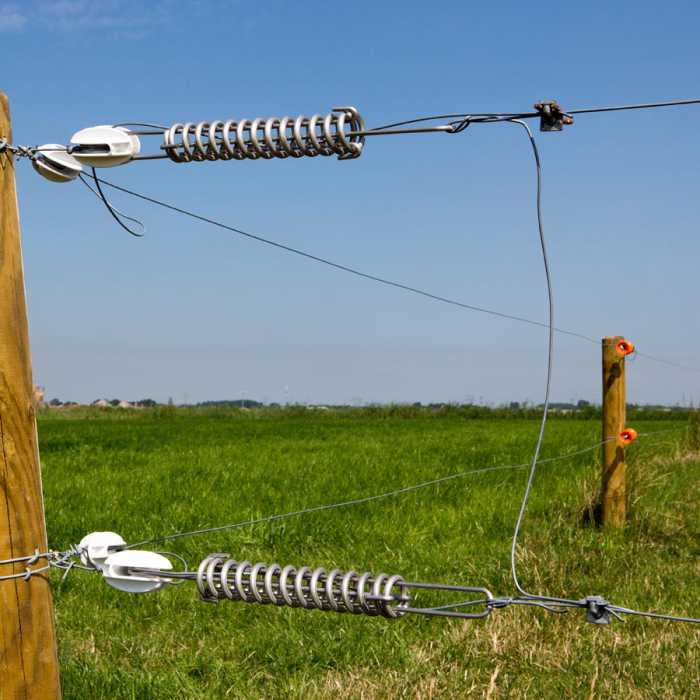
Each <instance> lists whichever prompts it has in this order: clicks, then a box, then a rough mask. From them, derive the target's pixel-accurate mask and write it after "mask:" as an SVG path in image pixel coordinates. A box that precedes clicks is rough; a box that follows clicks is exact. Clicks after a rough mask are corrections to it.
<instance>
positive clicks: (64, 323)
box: [0, 0, 700, 403]
mask: <svg viewBox="0 0 700 700" xmlns="http://www.w3.org/2000/svg"><path fill="white" fill-rule="evenodd" d="M252 5H253V4H252V3H240V2H223V1H221V2H185V1H183V2H169V1H166V2H151V3H136V2H126V1H124V2H118V1H116V0H113V1H104V2H96V1H91V0H66V1H59V2H39V1H28V2H22V3H7V2H5V1H4V0H0V34H1V35H2V36H1V37H0V41H1V44H0V45H1V46H2V52H3V53H2V57H3V65H4V66H5V70H4V71H3V79H2V84H0V89H2V90H4V91H5V92H7V93H8V95H9V96H10V99H11V105H12V111H13V120H14V128H15V141H16V142H17V143H27V144H37V143H46V142H53V141H56V142H60V143H65V142H67V141H68V140H69V139H70V136H71V135H72V134H73V133H74V132H75V131H77V130H78V129H81V128H84V127H87V126H91V125H94V124H104V123H118V122H123V121H143V120H145V121H155V122H159V123H166V124H169V123H173V122H176V121H183V120H192V121H199V120H205V119H226V118H243V117H251V118H252V117H256V116H272V115H284V114H291V115H296V114H300V113H305V114H311V113H315V112H325V111H327V110H329V109H330V108H331V107H333V106H335V105H337V104H353V105H356V106H357V107H358V108H359V109H360V111H361V112H362V113H363V115H364V116H365V118H366V120H367V122H368V124H369V125H377V124H380V123H384V122H387V121H392V120H397V119H402V118H409V117H413V116H419V115H424V114H430V113H440V112H452V111H456V112H462V111H511V110H516V111H517V110H527V109H529V108H530V107H531V105H532V103H533V102H535V101H537V100H539V99H542V98H554V99H557V100H559V101H560V103H561V104H562V105H564V106H565V107H568V108H572V109H573V108H576V107H581V106H590V105H604V104H613V103H627V102H639V101H651V100H663V99H677V98H684V97H698V96H700V72H699V71H698V61H699V59H700V45H699V44H698V42H697V36H698V29H699V24H700V7H699V6H698V5H697V3H691V2H669V3H665V4H664V5H663V6H662V5H659V4H658V3H644V2H641V3H640V2H634V3H633V2H618V3H609V2H605V3H604V2H597V3H596V2H592V3H585V4H577V5H572V4H564V5H562V6H552V5H551V4H550V3H548V4H547V5H546V7H544V6H543V8H542V9H541V10H540V9H538V7H537V6H536V5H533V4H525V3H520V2H518V3H515V2H513V3H509V2H501V3H497V4H492V5H487V4H484V3H480V4H478V5H473V4H471V3H448V4H444V5H439V4H435V3H430V4H429V3H418V2H405V1H404V2H373V3H368V2H362V1H361V2H356V3H353V4H352V5H348V4H343V5H341V4H327V3H313V2H307V3H292V2H288V3H285V2H274V1H271V2H267V3H264V4H262V5H258V7H253V6H252ZM699 119H700V107H686V108H675V109H668V110H654V111H649V112H636V113H631V112H628V113H624V114H618V115H591V116H581V117H580V118H578V119H577V123H576V124H575V125H574V126H572V127H570V128H568V129H567V130H566V131H565V132H564V133H560V134H541V135H540V134H537V138H538V142H539V144H540V148H541V151H542V157H543V163H544V213H545V225H546V232H547V236H548V240H549V246H550V252H551V257H552V268H553V275H554V284H555V293H556V302H557V324H558V325H560V326H562V327H564V328H571V329H575V330H579V331H582V332H584V333H586V334H588V335H591V336H593V337H596V338H598V337H602V336H603V335H606V334H614V333H621V334H625V335H627V336H628V337H629V338H630V339H632V340H633V341H634V342H636V343H637V344H638V346H639V347H640V348H641V349H643V350H645V351H646V352H648V353H651V354H655V355H659V356H663V357H666V358H668V359H670V360H673V361H675V362H680V363H684V364H690V365H695V366H698V367H700V351H699V350H698V343H699V341H700V331H699V330H698V325H697V323H696V322H695V319H696V317H697V312H696V309H697V300H698V291H697V288H698V282H697V268H698V259H700V255H699V254H700V237H699V236H698V214H699V213H700V212H699V208H700V204H699V197H698V194H699V193H700V182H699V180H698V162H699V161H700V140H699V139H698V137H697V134H698V128H697V125H698V120H699ZM151 145H153V146H157V142H156V141H153V143H152V144H151ZM104 175H105V177H107V178H108V179H111V180H114V181H115V182H117V183H120V184H122V185H125V186H127V187H130V188H133V189H136V190H139V191H143V192H145V193H147V194H150V195H153V196H156V197H159V198H162V199H165V200H167V201H171V202H175V203H178V204H180V205H182V206H184V207H186V208H191V209H193V210H195V211H198V212H201V213H205V214H207V215H209V216H211V217H213V218H218V219H220V220H222V221H225V222H227V223H229V224H232V225H234V226H240V227H242V228H245V229H247V230H250V231H254V232H257V233H260V234H262V235H265V236H268V237H270V238H273V239H276V240H279V241H281V242H284V243H287V244H289V245H293V246H297V247H300V248H303V249H305V250H309V251H311V252H314V253H316V254H318V255H322V256H326V257H329V258H332V259H334V260H337V261H339V262H343V263H345V264H348V265H352V266H356V267H359V268H362V269H364V270H367V271H368V272H370V273H374V274H379V275H384V276H388V277H391V278H393V279H396V280H399V281H402V282H405V283H407V284H412V285H415V286H419V287H422V288H424V289H429V290H431V291H434V292H435V293H438V294H442V295H446V296H452V297H454V298H457V299H460V300H463V301H465V302H467V303H472V304H477V305H483V306H489V307H492V308H495V309H498V310H501V311H504V312H507V313H513V314H519V315H524V316H529V317H531V318H535V319H542V320H544V319H545V316H546V305H545V302H546V296H545V289H544V279H543V270H542V264H541V260H540V257H539V249H538V242H537V230H536V220H535V211H534V201H533V196H534V171H533V165H532V158H531V153H530V151H529V146H528V144H527V141H526V140H525V138H524V136H523V134H522V133H521V130H520V129H518V128H516V127H513V126H511V125H492V126H482V127H473V128H471V129H469V130H467V131H466V132H464V133H463V134H461V135H459V136H447V135H430V136H407V137H401V138H398V137H391V138H384V139H380V138H376V139H374V140H372V141H369V142H368V143H367V146H366V148H365V152H364V153H363V155H362V157H361V158H359V159H357V160H355V161H350V162H338V161H336V160H334V159H331V158H326V159H321V158H316V159H308V158H307V159H299V160H298V161H296V160H295V161H293V162H292V161H291V159H289V160H287V161H278V160H275V161H266V162H259V161H258V162H229V163H213V164H211V163H205V164H187V165H176V164H174V163H170V162H165V161H163V162H151V163H138V164H130V165H127V166H123V167H120V168H116V169H113V170H111V171H104ZM18 187H19V197H20V209H21V217H22V225H23V237H24V255H25V268H26V280H27V288H28V297H29V304H30V327H31V339H32V344H33V354H34V373H35V379H36V381H37V382H39V383H42V384H44V385H45V386H46V388H47V394H48V396H58V397H60V398H61V399H64V400H67V399H74V400H82V401H87V400H91V399H94V398H96V397H98V396H107V397H121V398H131V399H135V398H140V397H146V396H152V397H154V398H156V399H160V400H165V399H167V398H168V397H169V396H172V397H173V398H174V400H175V401H199V400H206V399H222V398H240V397H241V396H245V397H248V398H257V399H266V400H269V401H308V402H367V401H414V400H420V401H465V400H476V401H487V402H501V401H506V400H511V399H512V400H519V401H523V400H531V401H536V402H538V401H540V400H541V398H542V383H543V379H544V368H545V356H544V351H545V345H546V337H545V332H544V330H543V329H537V328H531V327H528V326H523V325H520V324H517V323H513V322H509V321H504V320H499V319H493V318H490V317H485V316H481V315H479V314H476V313H472V312H468V311H462V310H458V309H455V308H452V307H448V306H443V305H440V304H437V303H435V302H431V301H429V300H425V299H421V298H418V297H413V296H411V295H407V294H405V293H402V292H399V291H397V290H392V289H388V288H383V287H380V286H377V285H375V284H372V283H371V282H368V281H363V280H360V279H357V278H354V277H351V276H348V275H343V274H342V273H339V272H335V271H332V270H330V269H327V268H324V267H321V266H318V265H315V264H313V263H310V262H308V261H305V260H302V259H299V258H295V257H294V256H290V255H288V254H285V253H282V252H280V251H277V250H273V249H270V248H266V247H264V246H260V245H258V244H256V243H253V242H251V241H248V240H244V239H240V238H238V237H235V236H234V235H232V234H228V233H225V232H223V231H221V230H217V229H215V228H211V227H208V226H206V225H204V224H198V223H195V222H192V221H189V220H187V219H184V218H182V217H179V216H177V215H174V214H170V213H167V212H165V211H164V210H161V209H158V208H154V207H152V206H150V205H148V204H145V203H143V202H139V201H136V200H132V199H129V198H125V197H123V196H115V197H114V200H115V204H116V205H117V206H118V207H120V208H122V209H124V210H126V212H127V213H129V214H130V215H132V216H136V217H138V218H140V219H142V220H143V221H144V222H145V223H146V226H147V235H146V237H145V238H144V239H141V240H136V239H133V238H132V237H130V236H128V235H127V234H125V233H124V232H123V231H121V230H120V229H119V228H118V227H117V226H116V225H115V224H114V223H113V221H112V220H111V219H110V218H109V216H108V214H107V213H106V212H105V210H104V209H103V208H101V207H100V205H99V203H98V202H97V200H96V199H95V198H94V197H93V196H92V195H90V194H89V193H88V192H87V191H86V190H85V189H84V188H83V187H82V185H80V183H71V184H68V185H57V184H52V183H49V182H47V181H44V180H42V179H41V178H39V177H38V176H37V175H36V174H35V173H34V172H33V171H32V169H31V167H30V166H29V164H28V163H27V162H23V163H21V164H20V166H19V167H18ZM556 350H557V359H556V367H555V376H554V398H555V399H557V400H569V399H572V398H577V399H578V398H585V399H589V400H597V399H598V397H599V391H600V387H599V382H600V377H599V372H600V370H599V348H598V347H596V346H595V345H593V344H588V343H585V342H581V341H578V340H576V339H570V338H567V337H565V336H560V337H558V339H557V348H556ZM699 380H700V373H697V372H696V373H694V372H687V371H682V370H677V369H673V368H669V367H666V366H664V365H660V364H657V363H653V362H650V361H648V360H646V359H644V358H641V357H640V358H638V359H637V360H636V361H635V363H634V364H633V365H632V366H631V370H630V376H629V379H628V385H629V397H630V400H633V401H665V402H671V403H676V402H681V401H689V400H691V399H692V400H693V401H695V402H698V400H700V381H699Z"/></svg>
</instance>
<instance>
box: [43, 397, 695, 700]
mask: <svg viewBox="0 0 700 700" xmlns="http://www.w3.org/2000/svg"><path fill="white" fill-rule="evenodd" d="M655 426H656V424H655V423H654V422H649V423H646V424H645V423H643V422H641V423H640V422H636V423H635V427H637V428H639V429H640V432H644V431H645V430H648V431H651V430H654V429H655ZM676 426H677V427H678V428H679V429H682V428H684V427H685V426H686V423H685V422H684V421H683V420H677V421H675V422H673V421H665V422H664V425H663V426H662V427H664V428H667V427H676ZM536 427H537V422H536V419H535V418H530V417H519V418H514V417H510V418H509V419H508V420H500V419H499V420H496V419H494V418H493V417H488V418H483V417H474V416H468V415H465V413H464V412H462V411H458V410H444V411H443V410H437V411H435V410H433V411H431V410H426V409H420V410H411V411H408V410H403V409H402V410H395V409H392V410H384V411H380V410H378V409H361V410H338V411H308V410H306V409H301V408H298V409H292V410H282V409H274V410H273V409H263V410H254V411H235V410H234V411H231V410H228V411H221V410H215V409H207V410H206V411H195V410H190V409H173V410H166V411H158V410H157V409H155V410H151V411H143V412H128V411H114V410H110V411H83V412H80V413H78V414H77V415H76V414H73V415H71V414H70V413H69V412H66V413H63V414H59V413H58V412H52V413H50V414H43V415H42V417H41V419H40V442H41V451H42V462H43V469H44V487H45V492H46V510H47V520H48V529H49V537H50V541H51V544H52V545H53V546H55V547H61V546H64V545H67V544H69V543H72V542H77V541H78V540H79V539H80V538H81V537H82V536H83V535H84V534H85V533H87V532H90V531H93V530H115V531H117V532H119V533H121V534H122V535H123V536H124V537H125V538H126V539H127V540H129V541H135V540H137V539H142V538H144V537H148V536H155V535H159V534H165V533H169V532H174V531H179V530H185V529H196V528H200V527H205V526H208V525H219V524H223V523H227V522H236V521H238V520H244V519H246V518H248V517H251V516H258V515H265V514H270V513H275V512H285V511H289V510H294V509H296V508H300V507H304V506H308V505H317V504H321V503H327V502H331V501H337V500H343V499H347V498H351V497H354V496H363V495H368V494H371V493H376V492H380V491H385V490H389V489H391V488H395V487H397V486H399V485H404V484H410V483H415V482H418V481H422V480H425V479H430V478H434V477H436V476H441V475H444V474H449V473H452V472H456V471H464V470H467V469H475V468H479V467H486V466H495V465H503V464H520V463H526V462H527V461H528V459H529V457H530V455H531V450H532V446H533V442H534V436H535V433H536ZM598 428H599V426H598V421H596V420H580V419H578V420H577V419H573V418H567V419H566V420H554V421H552V423H551V424H550V427H549V429H548V433H547V437H546V441H545V445H544V453H543V457H545V458H546V457H550V456H554V455H557V454H560V453H562V452H564V451H566V450H573V449H575V448H579V447H584V446H587V445H592V444H594V443H595V442H596V441H597V440H598V438H599V429H598ZM688 432H691V431H688ZM678 435H679V436H680V435H682V432H679V433H678ZM595 454H596V453H595V452H590V453H588V454H585V455H579V456H576V457H573V458H571V459H569V460H566V461H560V462H554V463H551V464H543V465H542V466H541V468H540V470H539V473H538V477H537V480H536V482H535V488H534V492H533V497H532V501H531V506H530V508H529V510H528V514H527V517H526V520H525V524H524V531H523V539H522V546H521V549H520V553H519V567H520V577H521V578H522V580H523V583H524V585H525V586H526V587H527V588H528V589H530V590H534V591H538V592H542V593H545V592H546V593H551V594H560V595H566V596H569V597H574V598H579V597H582V596H585V595H588V594H593V593H596V594H600V595H603V596H605V597H607V598H608V599H611V600H614V601H615V602H618V603H622V604H625V605H628V606H631V607H640V608H643V609H661V610H674V611H676V612H678V613H687V614H693V613H694V614H698V612H700V603H699V601H698V592H697V577H698V573H699V572H698V559H697V555H698V541H699V540H698V509H697V495H696V494H697V485H698V476H699V473H700V471H699V469H698V465H699V464H700V462H699V461H698V458H697V456H693V455H690V453H688V452H687V450H686V449H685V448H683V447H682V445H681V439H680V437H678V436H676V435H675V434H674V433H669V434H664V435H661V436H659V439H658V440H657V441H655V440H654V438H653V436H652V438H649V439H647V440H645V439H644V438H641V439H640V440H639V441H638V443H637V444H636V446H635V447H634V448H630V450H629V462H630V464H631V465H632V466H631V468H633V469H638V470H639V472H640V474H641V473H642V472H643V473H644V475H645V476H644V479H643V480H640V481H639V482H638V484H637V487H636V491H635V502H634V508H633V509H632V517H631V519H630V522H629V525H628V527H627V528H626V529H625V530H624V531H620V532H606V531H600V530H598V529H595V528H590V527H584V526H582V524H581V520H580V510H581V506H582V503H583V501H584V495H585V494H584V490H585V488H586V487H585V485H586V484H587V483H588V484H589V486H591V487H592V486H593V485H595V484H596V483H597V479H598V473H599V469H598V466H597V464H596V457H595ZM525 478H526V473H525V470H522V469H520V470H517V469H515V470H509V471H502V472H493V473H491V474H482V475H473V476H470V477H467V478H465V479H462V480H458V481H455V482H450V483H447V484H443V485H441V486H437V487H433V488H430V489H426V490H421V491H417V492H414V493H411V494H407V495H405V496H402V497H399V498H393V499H388V500H385V501H381V502H377V503H374V504H368V505H365V506H360V507H356V508H348V509H342V510H337V511H332V512H328V513H317V514H312V515H309V516H306V517H303V518H293V519H289V520H285V521H281V522H278V523H275V524H271V525H266V526H261V527H255V528H246V529H241V530H235V531H230V532H223V533H217V534H215V535H209V536H205V537H195V538H186V539H182V540H175V541H173V542H171V543H168V549H171V550H173V551H176V552H177V553H178V554H180V555H182V556H184V557H185V558H186V559H187V560H188V561H189V562H190V563H191V564H195V563H196V562H197V561H198V560H199V559H201V558H202V557H204V556H205V555H206V554H208V553H210V552H213V551H225V552H230V553H231V554H232V555H233V556H234V557H236V558H246V559H252V560H254V561H268V562H272V561H276V562H279V563H280V564H285V563H292V564H308V565H314V566H317V565H322V566H325V567H326V568H332V567H338V568H343V569H347V568H353V569H356V570H358V569H359V570H371V571H376V572H380V571H385V572H388V573H401V574H403V575H404V576H406V577H407V578H411V579H414V580H432V581H449V582H464V583H467V584H473V585H484V586H487V587H489V588H490V589H491V590H493V591H494V592H495V593H497V594H508V593H510V592H512V584H511V582H510V580H509V575H508V553H509V543H510V537H511V534H512V527H513V523H514V519H515V516H516V513H517V508H518V505H519V500H520V498H521V495H522V490H523V487H524V481H525ZM54 583H55V600H56V607H57V616H58V631H59V639H60V657H61V667H62V674H63V685H64V691H65V695H66V697H67V698H110V699H114V698H139V699H141V698H165V697H175V698H204V697H211V696H212V695H219V696H221V697H233V698H289V697H292V698H295V697H299V698H302V697H303V698H316V697H318V698H324V697H341V698H357V697H364V698H375V697H379V698H383V697H386V698H395V697H411V698H413V697H415V698H425V697H436V698H437V697H456V698H459V697H474V698H478V697H486V696H488V697H494V698H495V697H536V696H541V697H547V698H549V697H589V696H594V697H605V698H608V697H626V698H646V697H655V698H656V697H658V698H672V697H673V698H677V697H691V696H692V694H693V693H694V691H695V689H697V687H698V680H699V679H698V668H700V663H699V662H700V658H699V653H698V648H699V646H698V642H699V641H700V636H699V635H698V631H697V630H696V629H694V628H692V627H690V626H681V625H673V624H669V623H662V622H650V621H642V620H630V621H629V622H628V623H627V624H626V625H622V624H620V623H616V624H614V625H610V626H609V627H598V626H593V625H590V624H587V623H585V622H584V621H583V617H582V615H580V614H578V613H570V614H568V615H566V616H563V617H560V616H555V615H551V614H548V613H544V612H542V611H537V610H531V609H523V608H517V609H516V608H512V609H506V610H498V611H495V612H494V613H493V615H492V616H491V617H490V618H489V619H487V620H486V621H481V622H450V621H444V620H439V621H438V620H430V619H422V618H418V617H411V618H408V617H406V618H403V619H401V620H398V621H387V620H379V619H376V618H367V617H362V616H343V615H337V614H335V615H334V614H331V613H320V612H315V611H303V610H292V609H282V608H274V607H269V606H252V605H245V604H241V603H230V604H229V603H221V604H219V605H205V604H202V603H200V602H199V601H198V599H197V596H196V594H195V592H194V590H193V587H192V586H190V585H184V586H180V587H177V588H172V589H167V590H163V591H160V592H158V593H154V594H148V595H144V596H129V595H127V594H124V593H120V592H118V591H115V590H113V589H110V588H109V587H107V586H106V585H105V584H104V583H103V582H102V581H101V580H100V578H99V577H98V576H96V575H92V574H88V573H84V572H75V573H73V574H71V575H70V576H69V577H68V579H67V580H66V581H65V582H62V583H61V582H60V581H59V580H58V577H57V578H56V579H55V581H54Z"/></svg>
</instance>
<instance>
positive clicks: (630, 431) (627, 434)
mask: <svg viewBox="0 0 700 700" xmlns="http://www.w3.org/2000/svg"><path fill="white" fill-rule="evenodd" d="M638 437H639V435H638V434H637V431H636V430H635V429H634V428H625V429H624V430H623V431H622V432H621V433H620V442H621V443H622V444H623V445H629V444H630V442H633V441H634V440H636V439H637V438H638Z"/></svg>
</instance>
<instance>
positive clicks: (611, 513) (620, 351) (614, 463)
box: [600, 336, 634, 527]
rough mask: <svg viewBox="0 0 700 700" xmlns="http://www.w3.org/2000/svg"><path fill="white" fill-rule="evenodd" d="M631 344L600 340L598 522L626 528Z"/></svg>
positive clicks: (621, 340)
mask: <svg viewBox="0 0 700 700" xmlns="http://www.w3.org/2000/svg"><path fill="white" fill-rule="evenodd" d="M630 347H631V348H632V349H633V348H634V346H632V345H631V344H630V343H628V342H627V341H626V340H625V339H624V338H623V337H621V336H608V337H607V338H603V440H605V442H604V444H603V473H602V489H601V495H600V522H601V524H602V525H606V526H609V527H623V526H624V524H625V447H624V443H623V441H622V440H621V439H620V436H621V435H622V433H623V431H624V429H625V412H626V399H625V356H626V355H627V354H628V350H629V349H630Z"/></svg>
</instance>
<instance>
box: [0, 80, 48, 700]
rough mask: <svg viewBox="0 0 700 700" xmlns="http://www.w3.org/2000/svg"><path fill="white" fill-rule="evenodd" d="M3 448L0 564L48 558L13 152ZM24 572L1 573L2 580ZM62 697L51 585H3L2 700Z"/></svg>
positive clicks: (7, 169) (4, 210)
mask: <svg viewBox="0 0 700 700" xmlns="http://www.w3.org/2000/svg"><path fill="white" fill-rule="evenodd" d="M0 138H5V139H7V141H8V142H9V143H12V131H11V126H10V110H9V103H8V100H7V97H6V96H5V95H4V94H3V93H1V92H0ZM0 448H1V449H0V559H13V558H15V557H21V556H26V555H30V554H33V553H34V550H35V549H37V548H38V549H40V550H41V551H43V552H45V551H46V546H47V545H46V526H45V524H44V504H43V495H42V490H41V469H40V466H39V449H38V444H37V433H36V417H35V408H34V395H33V384H32V369H31V360H30V353H29V331H28V324H27V309H26V301H25V296H24V276H23V271H22V251H21V242H20V232H19V217H18V213H17V193H16V190H15V167H14V162H13V158H12V156H11V154H10V153H7V152H6V153H4V154H3V153H0ZM42 564H45V560H41V561H40V562H38V563H37V564H35V565H34V566H35V567H36V566H41V565H42ZM24 569H25V566H24V565H23V564H22V565H15V566H3V567H2V571H0V574H11V573H21V572H23V571H24ZM60 694H61V690H60V685H59V677H58V658H57V655H56V633H55V629H54V618H53V604H52V599H51V589H50V587H49V582H48V577H47V576H45V575H36V576H32V577H31V579H29V580H28V581H24V580H22V579H18V580H14V581H0V700H54V698H59V697H60Z"/></svg>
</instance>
